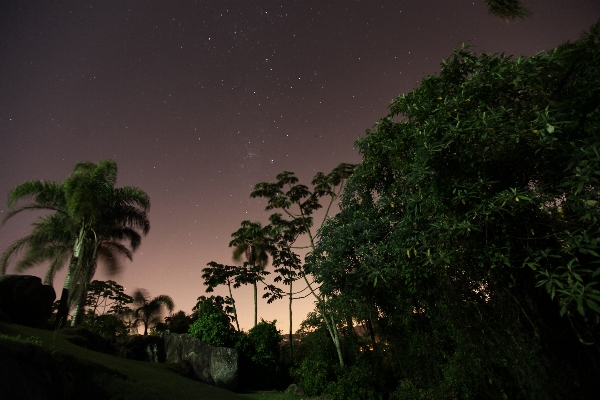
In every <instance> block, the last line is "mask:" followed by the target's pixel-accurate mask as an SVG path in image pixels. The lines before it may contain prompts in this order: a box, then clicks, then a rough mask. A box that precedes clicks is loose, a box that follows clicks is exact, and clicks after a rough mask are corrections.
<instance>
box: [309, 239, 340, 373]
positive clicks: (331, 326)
mask: <svg viewBox="0 0 600 400" xmlns="http://www.w3.org/2000/svg"><path fill="white" fill-rule="evenodd" d="M313 250H314V246H313ZM303 276H304V282H306V285H307V286H308V289H309V290H310V292H311V293H312V295H313V296H314V297H315V298H316V299H317V304H318V305H319V306H320V308H321V314H322V315H323V321H325V325H326V326H327V331H328V332H329V336H331V340H332V341H333V345H334V346H335V349H336V351H337V355H338V359H339V361H340V366H341V367H342V368H344V357H343V356H342V348H341V346H340V338H339V336H338V332H337V326H336V325H335V321H334V320H333V315H331V321H329V320H328V319H327V314H326V313H325V304H324V301H323V299H321V298H320V297H319V296H317V294H316V293H315V291H314V290H313V288H312V286H310V283H309V282H308V279H307V278H306V274H303Z"/></svg>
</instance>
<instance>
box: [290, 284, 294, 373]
mask: <svg viewBox="0 0 600 400" xmlns="http://www.w3.org/2000/svg"><path fill="white" fill-rule="evenodd" d="M292 283H293V281H291V280H290V362H292V361H293V360H294V340H293V336H292Z"/></svg>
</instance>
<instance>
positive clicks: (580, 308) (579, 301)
mask: <svg viewBox="0 0 600 400" xmlns="http://www.w3.org/2000/svg"><path fill="white" fill-rule="evenodd" d="M577 311H578V312H579V314H581V315H582V316H584V317H585V310H584V309H583V300H582V298H581V297H578V298H577Z"/></svg>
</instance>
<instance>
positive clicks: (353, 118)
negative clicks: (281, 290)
mask: <svg viewBox="0 0 600 400" xmlns="http://www.w3.org/2000/svg"><path fill="white" fill-rule="evenodd" d="M524 4H525V5H526V7H528V8H529V9H530V10H531V11H532V13H533V15H532V16H531V17H529V18H527V19H525V20H519V21H515V22H510V23H507V22H505V21H501V20H498V19H496V18H494V17H492V16H491V15H489V14H488V12H487V9H486V7H485V5H484V3H483V1H482V0H478V1H463V0H421V1H417V0H394V1H390V0H368V1H366V0H362V1H358V0H345V1H341V0H330V1H316V0H314V1H313V0H296V1H292V0H285V1H282V0H252V1H251V0H204V1H201V0H198V1H191V0H190V1H78V2H23V1H15V0H5V1H3V2H2V4H1V5H0V201H1V202H0V217H1V216H2V214H3V213H6V211H7V209H8V208H7V205H6V201H5V200H4V199H6V196H7V194H8V192H9V191H10V190H11V189H12V188H13V187H14V186H16V185H17V184H19V183H21V182H24V181H26V180H34V179H42V180H51V181H52V180H54V181H62V180H64V179H65V178H66V177H67V175H68V174H69V173H70V172H71V171H72V170H73V167H74V166H75V164H76V163H78V162H81V161H92V162H97V161H99V160H100V159H103V158H111V159H113V160H115V161H116V162H117V164H118V167H119V172H118V182H117V186H118V187H120V186H136V187H139V188H141V189H143V190H145V191H146V192H147V193H148V194H149V196H150V199H151V202H152V208H151V210H150V214H149V217H150V223H151V230H150V233H149V234H148V236H147V237H146V238H144V239H143V241H142V246H141V248H140V249H139V250H138V251H137V252H136V253H135V255H134V259H133V261H132V262H126V263H125V265H124V269H123V271H122V272H121V273H120V274H119V275H117V276H113V277H107V276H106V274H104V273H103V271H102V268H101V267H99V270H98V273H97V274H96V278H97V279H114V280H116V281H117V282H118V283H120V284H121V285H123V286H125V287H126V293H129V294H131V293H132V292H133V290H134V289H135V288H138V287H140V288H145V289H147V290H148V291H149V292H150V295H151V296H157V295H160V294H167V295H170V296H171V297H172V298H173V300H174V302H175V306H176V310H179V309H181V310H184V311H185V312H186V313H189V312H191V309H192V307H193V306H194V305H195V303H196V298H197V297H198V296H200V295H203V294H205V293H204V286H203V280H202V278H201V274H202V268H204V267H205V266H206V264H207V263H208V262H209V261H216V262H218V263H222V264H232V263H233V261H232V260H231V249H230V248H229V247H228V243H229V241H230V239H231V237H230V235H231V233H232V232H234V231H236V230H237V229H238V228H239V226H240V223H241V221H242V220H245V219H249V220H253V221H261V222H263V223H265V222H267V218H268V215H269V213H268V212H265V211H264V206H265V201H264V200H262V201H261V200H260V199H251V198H250V197H249V194H250V191H251V190H252V188H253V186H254V184H256V183H258V182H261V181H274V180H275V176H276V175H277V174H278V173H280V172H282V171H285V170H287V171H294V172H296V174H297V176H298V177H299V178H300V180H301V182H304V183H307V184H308V183H309V182H310V180H311V179H312V177H313V176H314V174H315V173H316V172H318V171H322V172H325V173H328V172H330V171H331V170H332V169H333V168H334V167H335V166H337V165H338V164H339V163H340V162H350V163H357V162H359V161H360V157H359V156H358V154H357V152H356V151H355V150H354V149H353V143H354V141H355V140H356V138H357V137H358V136H360V135H364V132H365V130H366V129H369V128H371V127H372V126H373V124H374V123H375V121H376V120H377V119H378V118H380V117H382V116H384V115H385V114H386V113H387V106H388V105H389V103H390V102H391V100H392V99H393V98H395V97H396V96H398V95H399V94H400V93H407V92H410V91H411V90H412V89H414V88H415V87H417V86H418V85H419V84H420V81H421V80H422V78H423V77H424V76H427V75H430V74H433V73H436V72H438V71H439V68H440V67H439V65H440V62H441V61H442V60H443V59H446V58H447V57H448V56H450V54H451V52H452V49H453V48H456V47H460V46H461V45H462V43H466V44H470V45H473V46H474V51H475V52H489V53H501V52H505V53H507V54H514V55H516V56H518V55H532V54H535V53H537V52H539V51H542V50H548V49H551V48H553V47H555V46H556V45H558V44H560V43H562V42H564V41H566V40H575V39H577V37H578V36H579V33H580V32H581V31H582V30H587V29H588V28H589V27H590V26H591V25H592V24H593V23H594V22H596V21H597V20H598V18H599V17H600V3H599V2H598V1H597V0H526V1H524ZM36 217H37V214H29V215H26V214H25V213H23V214H21V215H19V216H17V217H14V218H13V219H11V220H10V221H9V222H7V224H6V225H5V226H4V227H3V228H2V229H0V250H4V249H5V248H6V247H7V245H8V244H9V243H11V242H12V241H14V240H16V239H18V238H20V237H23V236H24V235H26V234H27V233H28V232H29V231H30V224H31V223H32V222H33V221H34V220H35V218H36ZM14 271H15V270H14V266H11V267H9V273H11V272H14ZM44 272H45V268H44V266H40V267H39V268H35V269H33V270H30V273H32V274H34V275H38V276H43V274H44ZM63 279H64V273H63V274H59V275H58V276H57V278H56V281H55V288H56V289H57V292H58V293H60V287H62V281H63ZM217 294H221V295H225V294H226V289H225V288H223V290H219V289H217ZM234 298H235V299H236V301H237V305H238V314H239V317H240V325H241V327H242V328H243V329H246V330H247V329H249V328H251V327H252V321H253V311H252V308H253V307H252V304H253V303H252V289H251V287H246V288H241V289H238V290H236V291H235V292H234ZM312 308H313V300H312V299H311V298H306V299H304V300H300V301H296V302H295V306H294V327H295V328H294V329H296V328H297V327H298V325H299V324H300V322H301V321H302V320H303V319H304V317H305V316H306V314H307V312H308V311H310V310H312ZM259 318H264V319H265V320H273V319H277V320H278V327H279V328H280V329H282V330H283V331H284V332H287V329H288V327H287V321H288V316H287V301H286V300H285V299H283V300H279V301H278V302H275V303H273V304H270V305H267V304H266V302H261V303H259Z"/></svg>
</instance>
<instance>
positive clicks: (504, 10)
mask: <svg viewBox="0 0 600 400" xmlns="http://www.w3.org/2000/svg"><path fill="white" fill-rule="evenodd" d="M485 5H486V6H487V8H488V11H489V13H490V14H492V15H493V16H494V17H496V18H500V19H503V20H505V21H510V20H515V19H517V18H525V17H528V16H530V15H531V11H529V10H528V9H527V8H525V6H524V5H523V3H522V1H521V0H485Z"/></svg>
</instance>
